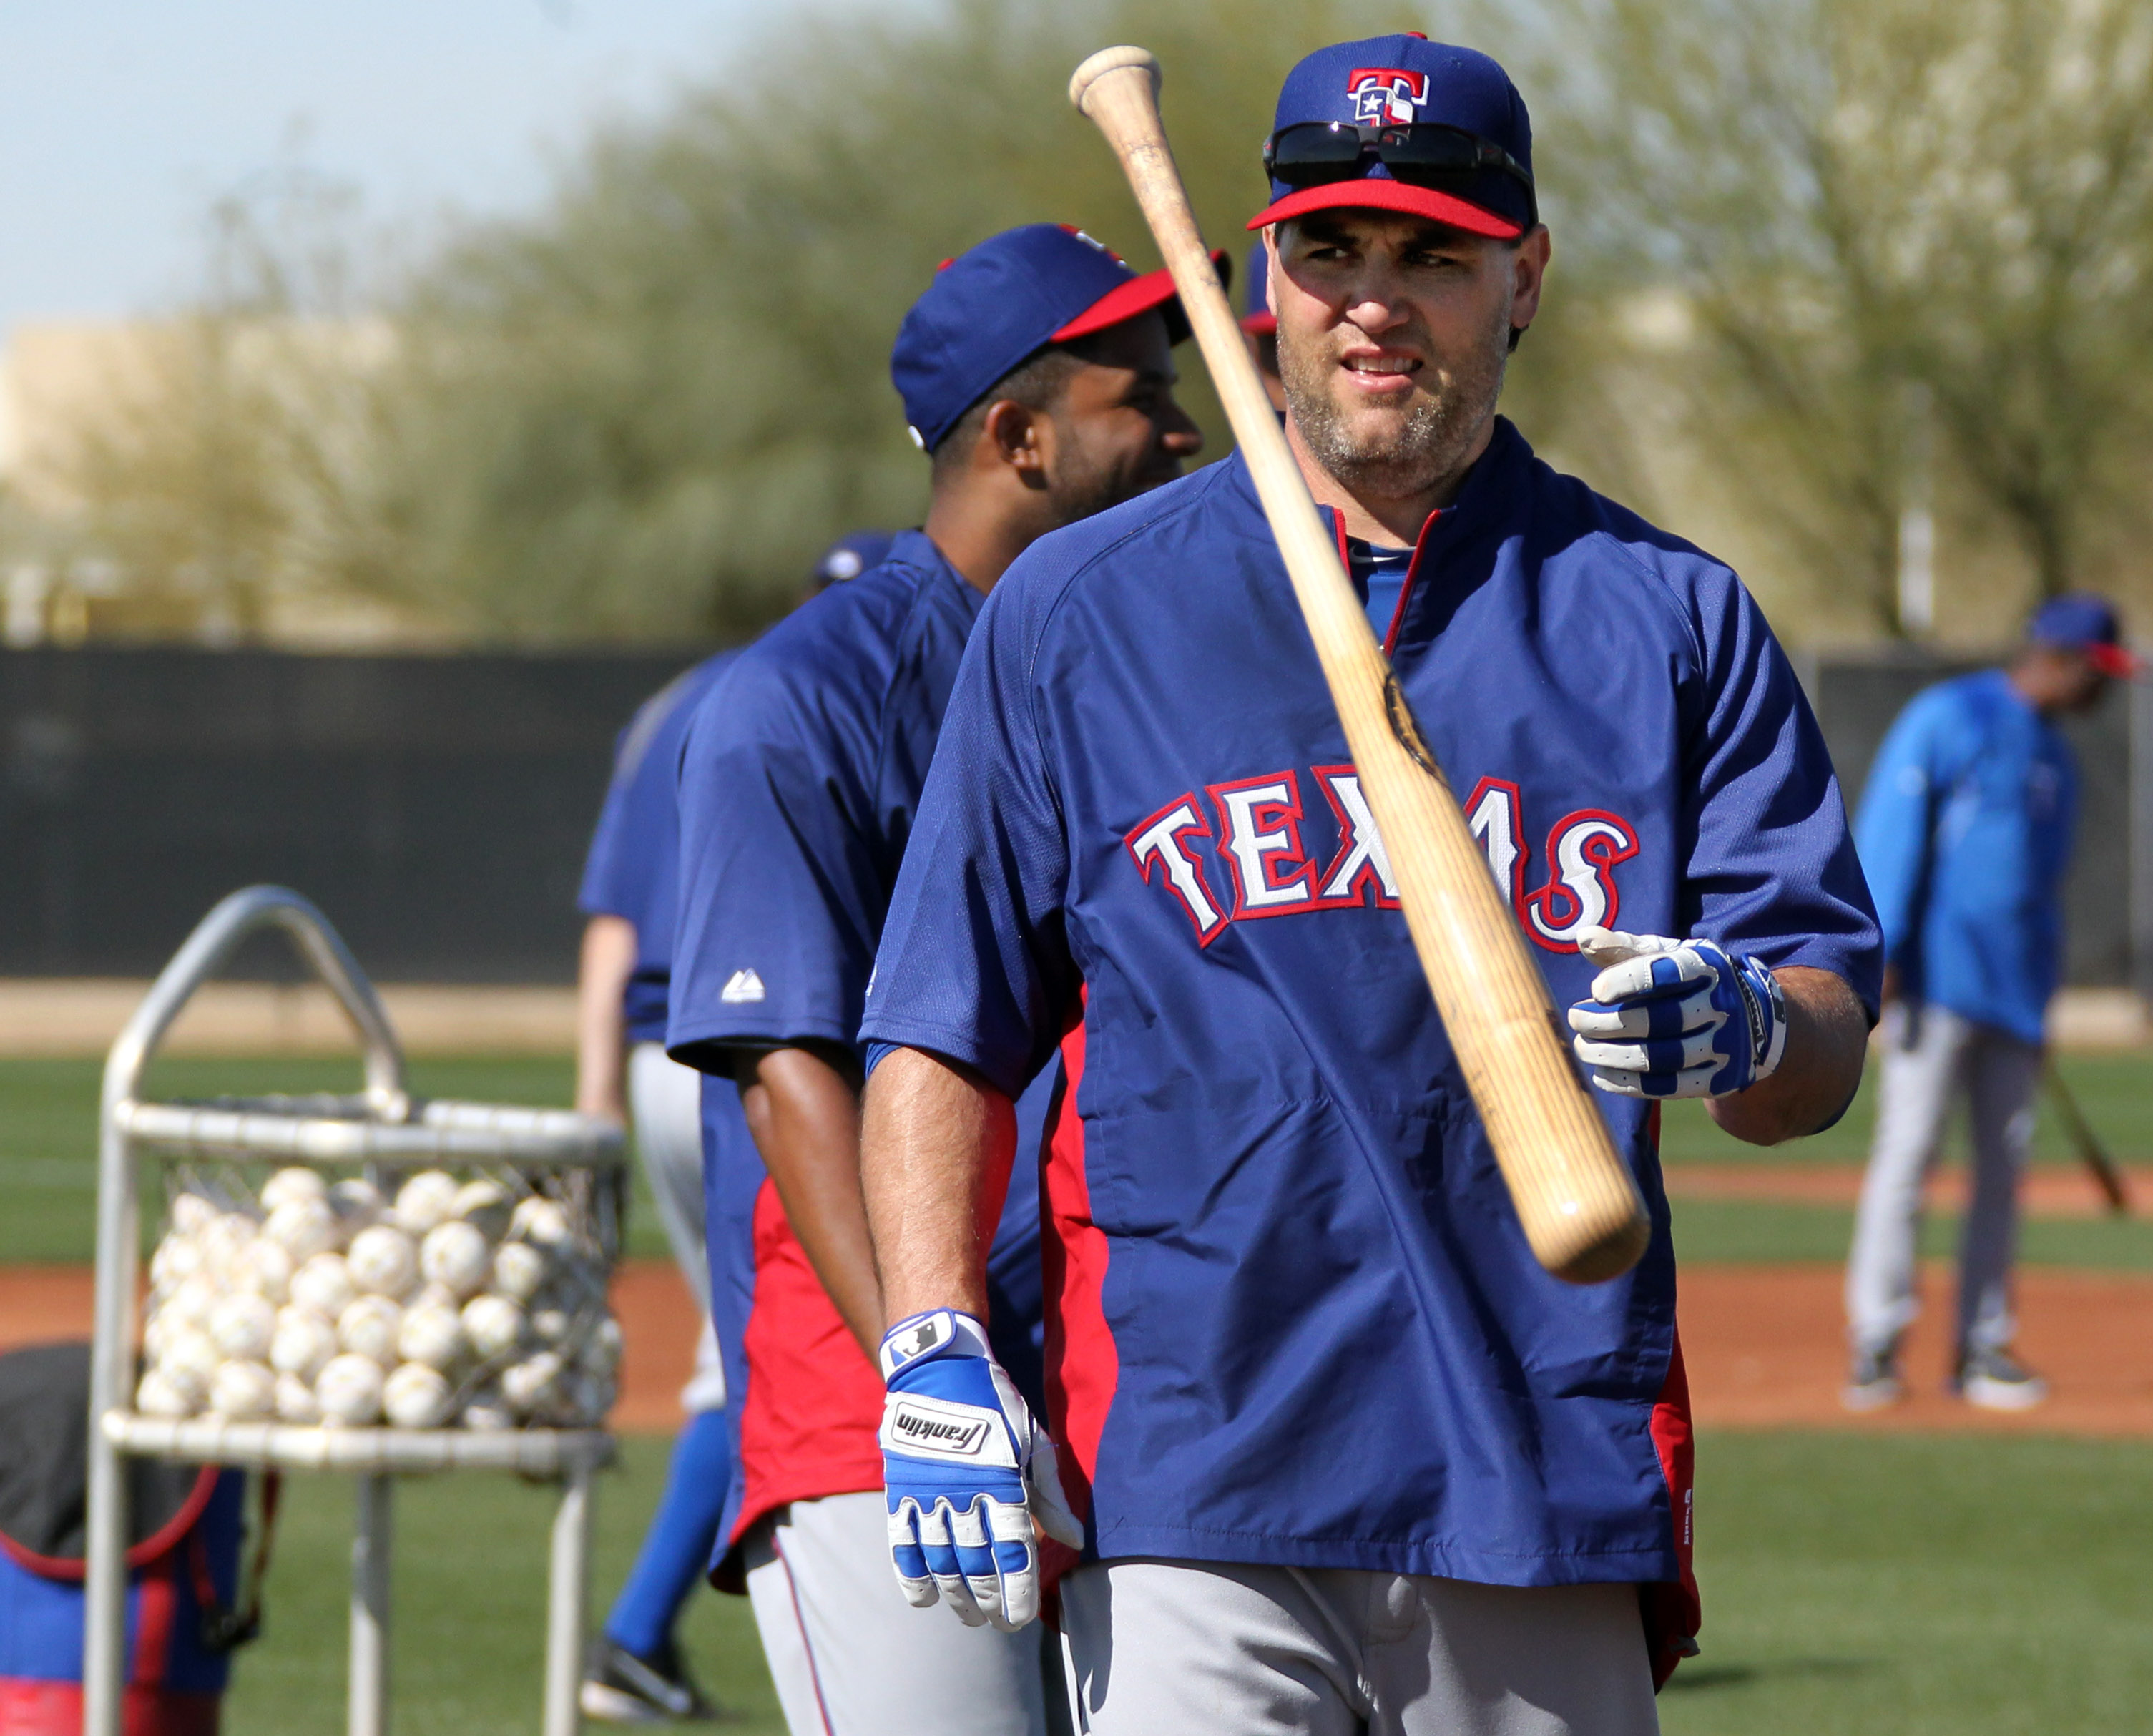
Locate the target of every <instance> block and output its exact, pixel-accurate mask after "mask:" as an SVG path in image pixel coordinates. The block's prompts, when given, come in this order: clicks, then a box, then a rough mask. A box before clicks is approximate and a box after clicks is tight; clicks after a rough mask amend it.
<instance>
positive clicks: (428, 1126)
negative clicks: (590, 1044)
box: [83, 886, 623, 1736]
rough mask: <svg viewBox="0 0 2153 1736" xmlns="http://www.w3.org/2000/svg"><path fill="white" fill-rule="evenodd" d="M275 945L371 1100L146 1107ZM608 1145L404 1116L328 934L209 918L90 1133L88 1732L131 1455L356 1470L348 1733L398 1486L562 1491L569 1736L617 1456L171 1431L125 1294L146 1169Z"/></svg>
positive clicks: (562, 1159)
mask: <svg viewBox="0 0 2153 1736" xmlns="http://www.w3.org/2000/svg"><path fill="white" fill-rule="evenodd" d="M267 928H277V929H282V930H283V931H284V933H285V934H287V935H288V936H289V937H290V939H291V940H292V941H293V944H294V945H295V946H296V947H297V948H298V951H299V953H300V955H301V956H302V957H303V959H304V960H306V962H307V963H308V965H310V966H311V967H312V969H313V973H314V975H316V976H317V977H318V979H319V980H321V982H322V983H323V985H325V986H326V987H327V988H328V990H329V991H330V992H331V993H332V994H333V995H335V997H336V999H337V1000H338V1003H339V1004H340V1005H342V1007H343V1008H344V1012H345V1013H346V1015H348V1016H349V1018H350V1020H351V1022H352V1026H353V1027H354V1031H356V1032H357V1034H358V1036H359V1040H360V1042H361V1044H362V1046H363V1048H364V1060H365V1078H366V1087H365V1090H364V1092H362V1093H361V1094H359V1096H357V1097H346V1098H333V1099H321V1098H292V1099H280V1098H273V1097H271V1098H259V1099H253V1100H242V1101H237V1102H219V1103H217V1104H215V1105H207V1106H204V1105H190V1104H186V1103H154V1102H142V1101H141V1100H140V1097H139V1092H140V1087H141V1083H142V1079H143V1076H144V1074H145V1072H146V1071H147V1069H148V1067H149V1065H150V1061H151V1059H152V1058H153V1057H154V1056H155V1054H156V1052H157V1049H158V1047H159V1046H160V1044H161V1043H162V1041H164V1038H165V1033H166V1032H167V1031H170V1029H171V1026H172V1023H173V1021H175V1020H176V1019H177V1018H178V1017H179V1016H180V1013H181V1011H182V1010H183V1009H184V1008H185V1007H186V1004H187V1002H188V1000H190V999H191V998H192V996H193V995H194V994H195V991H196V990H198V989H199V988H201V985H203V984H204V983H206V982H207V981H208V980H210V979H211V977H212V976H214V975H216V972H217V971H218V970H220V969H221V967H222V966H223V965H224V964H225V963H226V960H229V959H230V958H231V956H232V953H233V952H234V951H235V950H236V949H237V947H238V946H239V944H240V943H241V942H242V941H243V940H245V939H247V937H248V936H249V935H251V934H255V933H256V932H257V931H258V930H261V929H267ZM622 1151H623V1141H622V1135H621V1132H620V1129H619V1128H617V1127H615V1126H614V1125H613V1123H611V1122H608V1121H604V1120H602V1119H599V1118H598V1117H592V1116H585V1115H578V1114H573V1113H571V1112H568V1111H566V1110H547V1109H525V1108H513V1107H505V1106H500V1105H494V1104H486V1103H454V1102H415V1100H414V1099H413V1098H412V1097H411V1096H410V1092H409V1091H408V1090H407V1089H406V1087H405V1071H404V1056H403V1051H401V1049H400V1047H399V1046H398V1045H397V1041H396V1036H395V1033H394V1031H392V1030H391V1029H390V1028H389V1021H388V1018H387V1016H386V1015H385V1014H384V1012H383V1011H382V1007H381V1003H380V1001H379V999H378V998H377V997H376V996H375V995H374V989H373V985H371V984H370V983H369V982H368V981H367V980H366V976H365V975H364V972H362V971H361V970H359V965H358V964H357V962H356V961H355V960H354V959H353V958H352V955H351V953H350V951H349V949H347V948H346V947H345V945H344V941H343V940H342V939H340V938H339V937H338V934H337V933H336V931H335V930H334V929H333V928H331V927H330V926H329V924H328V919H326V918H324V917H323V915H322V914H321V912H320V911H318V909H315V908H314V906H313V904H310V903H309V902H308V900H307V899H303V898H302V897H300V896H299V895H298V893H294V892H289V891H287V890H285V889H284V888H282V887H276V886H252V887H248V888H245V889H244V890H242V891H240V892H236V893H232V895H231V896H230V897H229V898H227V899H225V900H224V901H223V902H222V903H221V904H218V905H217V907H216V909H214V910H212V911H211V912H210V914H208V915H207V916H206V917H205V918H203V919H202V921H201V924H200V926H198V927H197V928H196V929H195V931H194V933H193V934H191V935H190V936H189V937H188V939H187V941H186V944H185V945H184V946H182V947H181V949H180V950H179V951H178V953H176V955H174V956H173V959H172V961H171V964H169V965H166V966H165V970H164V973H163V974H162V975H160V976H159V977H158V979H157V980H156V982H155V985H153V986H152V987H151V989H150V993H149V995H148V996H147V997H146V998H145V1000H143V1002H142V1005H140V1007H139V1008H137V1009H136V1010H135V1016H134V1017H133V1018H131V1019H130V1020H129V1021H128V1023H127V1028H126V1029H125V1031H122V1032H121V1033H120V1038H119V1041H116V1042H115V1043H114V1045H113V1046H112V1051H111V1054H110V1056H109V1057H108V1059H107V1060H106V1061H105V1065H104V1096H103V1103H102V1108H101V1111H100V1114H99V1134H98V1198H97V1302H96V1326H95V1340H94V1347H93V1350H92V1355H91V1365H90V1397H89V1551H88V1578H87V1584H86V1588H85V1589H86V1601H87V1618H86V1619H87V1627H86V1632H85V1634H84V1652H83V1731H84V1736H120V1712H121V1705H122V1698H123V1695H124V1693H125V1688H124V1671H125V1642H126V1609H127V1604H126V1599H127V1571H126V1561H125V1550H126V1538H127V1530H128V1525H127V1512H126V1501H127V1485H126V1479H125V1476H124V1475H123V1474H122V1466H121V1459H122V1458H123V1457H124V1456H128V1455H133V1456H136V1457H147V1458H158V1459H176V1460H181V1461H184V1462H186V1463H190V1464H232V1465H248V1466H262V1467H268V1466H289V1467H293V1468H298V1469H326V1470H348V1471H351V1472H354V1473H355V1474H357V1475H358V1478H359V1489H358V1501H357V1509H358V1517H357V1526H356V1530H357V1535H356V1537H355V1538H354V1542H353V1545H352V1583H351V1666H350V1693H349V1708H348V1714H347V1723H346V1728H347V1730H348V1733H349V1736H386V1732H387V1730H388V1727H389V1555H390V1531H391V1515H392V1508H393V1502H392V1499H391V1495H392V1493H393V1489H394V1483H393V1481H392V1479H394V1477H395V1476H397V1475H399V1474H411V1473H416V1472H424V1471H445V1470H464V1469H487V1470H496V1471H512V1472H517V1473H520V1474H523V1475H525V1476H528V1477H544V1478H557V1479H560V1480H561V1482H562V1485H563V1488H562V1499H561V1504H560V1507H559V1509H558V1510H557V1513H556V1515H555V1517H554V1520H553V1525H552V1567H551V1571H550V1574H549V1576H548V1577H549V1584H548V1601H547V1622H546V1677H545V1688H546V1698H545V1717H544V1723H543V1731H544V1736H575V1733H576V1730H577V1728H578V1708H577V1691H578V1686H579V1683H580V1677H581V1671H582V1663H583V1655H582V1654H583V1620H584V1601H585V1598H586V1594H587V1581H588V1564H589V1554H590V1529H591V1490H592V1482H593V1478H594V1476H595V1474H596V1473H597V1472H598V1470H599V1469H601V1468H603V1466H604V1465H606V1464H609V1463H610V1462H611V1461H612V1459H613V1437H612V1436H611V1435H610V1434H608V1433H606V1432H605V1431H604V1430H603V1428H583V1429H553V1428H525V1429H516V1430H509V1431H502V1432H500V1433H482V1432H478V1431H466V1430H463V1429H456V1428H442V1429H405V1428H386V1427H383V1428H297V1427H293V1426H291V1425H288V1424H283V1423H233V1422H226V1421H222V1420H220V1419H218V1418H214V1417H203V1418H189V1419H187V1420H186V1421H183V1422H172V1421H167V1420H165V1419H162V1418H152V1417H145V1416H141V1415H138V1414H136V1413H135V1412H134V1411H133V1409H132V1408H131V1406H132V1399H133V1390H134V1377H135V1341H136V1331H135V1326H136V1321H135V1285H136V1273H137V1269H138V1267H139V1265H140V1240H139V1237H140V1201H139V1190H140V1169H141V1166H142V1164H143V1163H144V1161H145V1160H150V1161H159V1160H170V1159H173V1158H186V1157H189V1156H203V1155H212V1156H216V1157H218V1158H246V1157H259V1158H281V1159H282V1160H284V1161H285V1162H287V1163H302V1164H304V1163H342V1164H350V1163H364V1164H365V1165H366V1173H368V1174H369V1176H377V1175H383V1174H386V1173H390V1172H393V1171H394V1170H397V1169H401V1168H414V1167H417V1166H419V1165H422V1164H426V1163H438V1162H440V1161H444V1160H448V1161H456V1160H463V1161H471V1160H474V1159H477V1160H484V1161H486V1162H491V1163H510V1164H512V1165H515V1166H517V1167H519V1168H544V1169H556V1168H562V1167H579V1168H590V1169H594V1170H599V1171H608V1172H613V1173H615V1174H616V1175H618V1173H620V1172H621V1169H622V1163H623V1157H622Z"/></svg>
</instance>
